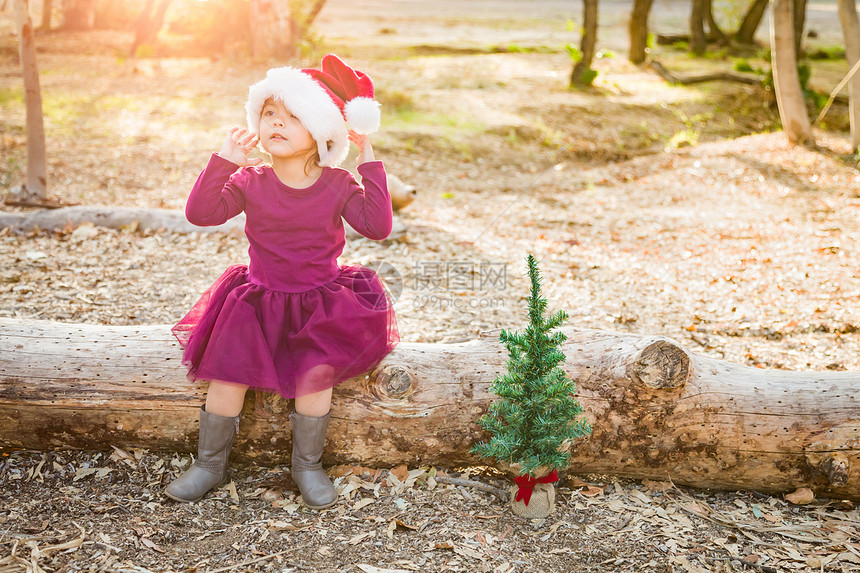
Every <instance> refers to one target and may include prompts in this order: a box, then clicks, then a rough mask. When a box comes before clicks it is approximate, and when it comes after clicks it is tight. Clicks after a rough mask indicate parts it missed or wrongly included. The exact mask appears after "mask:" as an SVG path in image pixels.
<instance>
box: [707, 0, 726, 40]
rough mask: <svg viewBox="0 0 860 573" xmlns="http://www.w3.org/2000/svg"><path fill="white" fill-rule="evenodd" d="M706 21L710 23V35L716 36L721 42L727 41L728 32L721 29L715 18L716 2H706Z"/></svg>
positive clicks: (710, 0)
mask: <svg viewBox="0 0 860 573" xmlns="http://www.w3.org/2000/svg"><path fill="white" fill-rule="evenodd" d="M705 21H706V22H707V23H708V32H709V33H708V37H711V38H714V39H715V40H716V41H717V42H719V43H725V42H726V40H727V39H728V38H727V37H726V34H725V33H724V32H723V31H722V30H720V27H719V26H718V25H717V20H716V18H714V2H713V0H706V2H705Z"/></svg>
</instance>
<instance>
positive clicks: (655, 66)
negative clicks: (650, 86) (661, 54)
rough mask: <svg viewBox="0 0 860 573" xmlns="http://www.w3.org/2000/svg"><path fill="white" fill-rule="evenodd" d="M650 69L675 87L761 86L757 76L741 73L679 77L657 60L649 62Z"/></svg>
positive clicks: (716, 73)
mask: <svg viewBox="0 0 860 573" xmlns="http://www.w3.org/2000/svg"><path fill="white" fill-rule="evenodd" d="M646 65H647V66H648V67H649V68H650V69H652V70H654V71H655V72H656V73H657V75H658V76H660V77H661V78H663V79H664V80H666V81H667V82H669V83H670V84H674V85H683V86H689V85H692V84H700V83H704V82H714V81H724V82H738V83H742V84H747V85H752V86H760V85H761V78H759V77H758V76H755V75H749V74H741V73H739V72H714V73H710V74H701V75H696V76H678V75H676V74H674V73H672V72H670V71H669V70H668V69H666V67H665V66H664V65H663V64H661V63H660V62H658V61H656V60H649V61H648V63H647V64H646Z"/></svg>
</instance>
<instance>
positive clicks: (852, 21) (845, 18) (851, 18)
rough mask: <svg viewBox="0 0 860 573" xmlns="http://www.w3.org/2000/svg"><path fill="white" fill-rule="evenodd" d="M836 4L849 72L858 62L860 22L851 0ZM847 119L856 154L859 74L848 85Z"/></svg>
mask: <svg viewBox="0 0 860 573" xmlns="http://www.w3.org/2000/svg"><path fill="white" fill-rule="evenodd" d="M838 4H839V21H840V22H841V23H842V35H843V37H844V38H845V59H846V60H847V61H848V69H849V70H850V69H851V68H853V67H854V65H855V64H856V63H857V61H858V60H860V21H858V17H857V5H856V4H854V1H853V0H838ZM848 117H849V121H850V124H851V148H852V149H853V150H854V151H855V152H856V151H858V150H860V73H858V74H854V77H853V78H851V80H850V81H849V83H848Z"/></svg>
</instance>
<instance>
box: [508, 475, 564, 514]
mask: <svg viewBox="0 0 860 573" xmlns="http://www.w3.org/2000/svg"><path fill="white" fill-rule="evenodd" d="M517 491H519V486H516V485H515V486H513V487H511V511H513V512H514V515H518V516H520V517H525V518H526V519H542V518H544V517H549V516H550V515H551V514H552V512H554V511H555V486H554V485H553V484H551V483H539V484H535V486H534V490H533V491H532V496H531V499H529V504H528V505H526V504H525V502H524V501H522V500H520V501H517V500H516V499H517Z"/></svg>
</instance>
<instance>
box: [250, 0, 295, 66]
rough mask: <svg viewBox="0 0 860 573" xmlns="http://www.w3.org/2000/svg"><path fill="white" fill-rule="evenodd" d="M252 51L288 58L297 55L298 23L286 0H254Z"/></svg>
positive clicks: (266, 56) (263, 57) (260, 56)
mask: <svg viewBox="0 0 860 573" xmlns="http://www.w3.org/2000/svg"><path fill="white" fill-rule="evenodd" d="M250 10H251V12H250V21H251V31H250V39H251V55H252V56H253V57H254V58H257V59H261V60H268V59H273V58H274V59H278V60H281V61H283V60H285V59H287V58H290V57H292V56H293V55H295V51H296V42H297V41H298V38H297V37H296V32H297V25H296V22H295V20H293V18H292V17H291V14H290V3H289V2H288V1H287V0H251V3H250Z"/></svg>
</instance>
